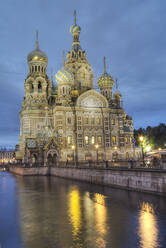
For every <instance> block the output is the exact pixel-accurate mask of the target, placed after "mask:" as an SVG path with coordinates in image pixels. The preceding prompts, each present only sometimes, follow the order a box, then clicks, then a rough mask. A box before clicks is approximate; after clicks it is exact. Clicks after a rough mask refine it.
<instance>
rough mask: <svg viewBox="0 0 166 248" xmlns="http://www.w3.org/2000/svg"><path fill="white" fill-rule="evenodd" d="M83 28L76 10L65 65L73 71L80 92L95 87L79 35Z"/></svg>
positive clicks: (76, 87)
mask: <svg viewBox="0 0 166 248" xmlns="http://www.w3.org/2000/svg"><path fill="white" fill-rule="evenodd" d="M80 32H81V28H80V26H78V25H77V20H76V11H74V24H73V25H72V26H71V27H70V33H71V34H72V37H73V42H72V48H71V51H69V52H68V53H67V61H66V62H65V67H66V68H67V69H68V70H69V71H71V72H72V74H73V77H74V82H73V88H74V90H77V91H78V93H79V94H81V93H83V92H84V91H86V90H89V89H92V88H93V72H92V69H91V65H90V64H89V63H88V61H87V59H86V52H85V51H83V50H82V48H81V45H80V41H79V37H80Z"/></svg>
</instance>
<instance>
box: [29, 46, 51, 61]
mask: <svg viewBox="0 0 166 248" xmlns="http://www.w3.org/2000/svg"><path fill="white" fill-rule="evenodd" d="M31 61H39V62H42V61H43V62H45V63H47V56H46V54H45V53H44V52H42V51H41V50H39V48H36V50H34V51H32V52H31V53H29V54H28V62H31Z"/></svg>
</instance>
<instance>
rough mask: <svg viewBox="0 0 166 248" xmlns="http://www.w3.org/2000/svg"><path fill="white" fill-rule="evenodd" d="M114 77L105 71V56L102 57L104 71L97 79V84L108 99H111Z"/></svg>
mask: <svg viewBox="0 0 166 248" xmlns="http://www.w3.org/2000/svg"><path fill="white" fill-rule="evenodd" d="M113 84H114V79H113V77H112V76H111V75H109V74H108V73H107V72H106V58H105V57H104V73H103V74H102V75H101V77H99V79H98V86H99V88H100V90H101V93H102V94H103V95H104V96H105V97H106V98H107V99H108V100H111V99H112V87H113Z"/></svg>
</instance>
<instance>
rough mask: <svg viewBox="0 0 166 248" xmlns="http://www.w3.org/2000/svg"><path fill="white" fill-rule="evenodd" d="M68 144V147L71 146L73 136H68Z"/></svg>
mask: <svg viewBox="0 0 166 248" xmlns="http://www.w3.org/2000/svg"><path fill="white" fill-rule="evenodd" d="M67 144H68V145H71V136H68V137H67Z"/></svg>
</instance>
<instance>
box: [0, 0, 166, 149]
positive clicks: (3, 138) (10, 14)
mask: <svg viewBox="0 0 166 248" xmlns="http://www.w3.org/2000/svg"><path fill="white" fill-rule="evenodd" d="M74 9H76V10H77V23H78V24H79V25H80V26H81V28H82V31H81V35H80V40H81V46H82V48H83V49H84V50H86V51H87V58H88V61H89V62H90V63H91V65H92V68H93V71H94V75H95V84H96V81H97V78H98V77H99V76H100V75H101V74H102V73H103V56H104V55H105V56H106V58H107V72H109V73H110V74H111V75H112V76H114V77H115V78H118V79H119V88H120V91H121V93H122V95H123V101H124V107H125V110H126V112H127V113H128V114H129V115H131V116H132V117H133V120H134V127H135V128H139V127H146V126H148V125H151V126H155V125H158V124H159V123H160V122H164V123H165V122H166V121H165V120H166V86H165V84H166V82H165V81H166V32H165V26H166V1H164V0H102V1H101V0H83V1H82V0H28V1H27V0H5V1H2V2H1V14H0V109H1V118H0V145H9V144H16V143H17V142H18V136H19V111H20V108H21V101H22V98H23V94H24V79H25V78H26V75H27V72H28V70H27V69H28V67H27V55H28V53H29V52H30V51H32V50H33V49H34V48H35V31H36V30H38V31H39V44H40V49H41V50H43V51H44V52H45V53H46V54H47V56H48V75H49V76H50V72H51V68H53V71H54V74H55V73H56V71H57V70H58V69H60V67H61V66H62V50H63V49H65V51H68V50H70V48H71V43H72V36H71V34H70V32H69V29H70V26H71V25H72V24H73V11H74Z"/></svg>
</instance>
